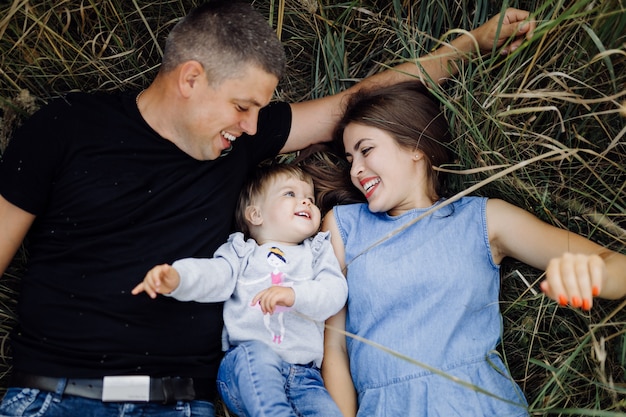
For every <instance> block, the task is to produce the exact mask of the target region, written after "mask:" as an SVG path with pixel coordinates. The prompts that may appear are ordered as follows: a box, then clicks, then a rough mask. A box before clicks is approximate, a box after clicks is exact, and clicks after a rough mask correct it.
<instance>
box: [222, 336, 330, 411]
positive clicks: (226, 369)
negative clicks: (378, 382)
mask: <svg viewBox="0 0 626 417" xmlns="http://www.w3.org/2000/svg"><path fill="white" fill-rule="evenodd" d="M217 388H218V391H219V393H220V395H221V396H222V399H223V400H224V402H225V403H226V405H227V406H228V408H229V409H230V411H231V412H233V413H235V414H237V415H239V416H240V417H244V416H259V417H260V416H271V417H288V416H289V417H295V416H303V417H304V416H320V417H334V416H337V417H341V412H340V411H339V408H338V407H337V405H336V404H335V402H334V401H333V399H332V398H331V397H330V394H329V393H328V391H327V390H326V388H325V387H324V383H323V382H322V376H321V373H320V370H319V369H318V368H317V367H316V366H315V365H313V364H310V365H294V364H291V363H288V362H285V361H283V360H282V359H281V358H280V357H279V356H278V354H277V353H276V352H274V351H273V350H272V349H271V347H269V346H267V345H266V344H264V343H262V342H246V343H243V344H240V345H238V346H236V347H234V348H233V349H231V350H229V351H228V352H227V353H226V356H225V357H224V359H223V360H222V364H221V365H220V369H219V371H218V375H217Z"/></svg>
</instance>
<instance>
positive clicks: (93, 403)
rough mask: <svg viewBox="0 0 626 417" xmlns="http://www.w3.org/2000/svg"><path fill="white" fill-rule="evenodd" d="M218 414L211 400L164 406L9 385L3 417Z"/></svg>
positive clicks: (192, 416)
mask: <svg viewBox="0 0 626 417" xmlns="http://www.w3.org/2000/svg"><path fill="white" fill-rule="evenodd" d="M18 416H20V417H35V416H36V417H122V416H123V417H215V408H214V406H213V404H211V403H210V402H208V401H190V402H184V401H179V402H178V403H176V404H171V405H164V404H160V403H154V402H146V403H118V402H102V401H98V400H93V399H89V398H82V397H75V396H69V395H68V396H63V395H61V394H59V393H55V392H45V391H40V390H38V389H31V388H9V389H8V391H7V393H6V395H5V396H4V399H3V400H2V404H0V417H18Z"/></svg>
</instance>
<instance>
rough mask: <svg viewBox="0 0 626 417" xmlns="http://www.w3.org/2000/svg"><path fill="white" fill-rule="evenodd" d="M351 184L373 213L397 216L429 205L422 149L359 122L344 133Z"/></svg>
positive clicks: (351, 125)
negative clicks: (408, 146)
mask: <svg viewBox="0 0 626 417" xmlns="http://www.w3.org/2000/svg"><path fill="white" fill-rule="evenodd" d="M343 144H344V149H345V152H346V159H347V160H348V162H349V163H350V164H351V168H350V177H351V179H352V183H353V184H354V185H355V186H356V187H357V188H358V189H359V190H361V192H362V193H363V195H365V198H366V199H367V202H368V206H369V209H370V210H371V211H372V212H388V213H389V214H390V215H392V216H395V215H399V214H402V213H403V212H405V211H407V210H411V209H414V208H419V207H429V206H430V205H432V201H431V199H430V198H428V196H427V193H426V190H427V188H426V175H425V164H424V160H423V155H422V153H421V151H419V150H418V151H409V150H408V149H405V148H402V147H400V146H399V145H398V142H397V141H396V140H395V139H394V138H393V137H392V136H391V135H390V134H389V133H387V132H386V131H384V130H381V129H378V128H375V127H370V126H365V125H362V124H358V123H351V124H349V125H348V126H347V127H346V128H345V130H344V133H343Z"/></svg>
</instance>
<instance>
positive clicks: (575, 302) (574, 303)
mask: <svg viewBox="0 0 626 417" xmlns="http://www.w3.org/2000/svg"><path fill="white" fill-rule="evenodd" d="M581 304H582V302H581V301H580V298H578V297H572V306H574V307H576V308H578V307H580V306H581Z"/></svg>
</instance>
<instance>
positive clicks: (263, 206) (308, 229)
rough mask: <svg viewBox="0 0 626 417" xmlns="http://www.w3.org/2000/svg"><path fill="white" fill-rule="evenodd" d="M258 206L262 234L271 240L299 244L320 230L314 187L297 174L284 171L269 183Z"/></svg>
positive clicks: (319, 216)
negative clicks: (289, 174)
mask: <svg viewBox="0 0 626 417" xmlns="http://www.w3.org/2000/svg"><path fill="white" fill-rule="evenodd" d="M259 207H260V211H261V215H262V217H263V224H262V227H263V234H264V235H265V236H266V237H271V240H276V241H282V242H290V243H293V244H297V243H300V242H302V241H303V240H304V239H306V238H308V237H310V236H313V235H314V234H315V233H317V232H318V230H319V227H320V222H321V217H322V216H321V213H320V209H319V208H318V207H317V206H316V205H315V194H314V190H313V187H312V186H311V184H309V183H308V182H305V181H301V180H299V179H297V178H295V177H291V176H287V175H281V176H279V177H278V178H277V179H276V180H275V181H273V182H272V183H271V184H269V186H268V187H267V189H266V193H265V196H264V198H262V199H261V202H260V204H259Z"/></svg>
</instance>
